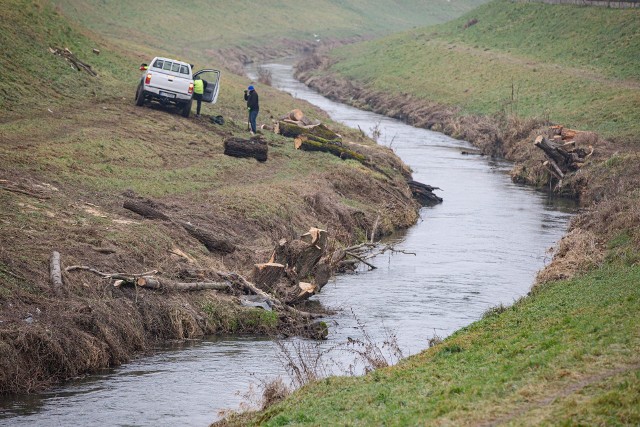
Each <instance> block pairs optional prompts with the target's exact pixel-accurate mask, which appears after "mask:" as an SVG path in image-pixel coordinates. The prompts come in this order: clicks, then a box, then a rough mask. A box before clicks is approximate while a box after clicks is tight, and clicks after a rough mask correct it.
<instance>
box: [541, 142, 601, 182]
mask: <svg viewBox="0 0 640 427" xmlns="http://www.w3.org/2000/svg"><path fill="white" fill-rule="evenodd" d="M533 143H534V145H535V146H536V147H538V148H540V149H541V150H542V151H544V153H545V154H546V155H547V157H548V158H549V164H550V165H551V169H552V170H554V171H555V173H554V175H559V176H560V178H559V179H562V177H563V176H564V175H565V174H567V173H568V172H574V171H577V170H578V169H580V167H581V166H582V164H583V163H584V162H585V161H586V160H587V159H588V158H589V157H590V156H591V154H593V147H589V148H590V149H591V152H590V153H588V154H587V152H586V150H585V149H583V148H577V147H576V146H575V144H565V143H563V142H558V141H553V140H550V139H548V138H546V137H545V136H543V135H539V136H538V137H537V138H536V139H535V141H534V142H533Z"/></svg>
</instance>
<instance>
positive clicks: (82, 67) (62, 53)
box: [49, 47, 100, 77]
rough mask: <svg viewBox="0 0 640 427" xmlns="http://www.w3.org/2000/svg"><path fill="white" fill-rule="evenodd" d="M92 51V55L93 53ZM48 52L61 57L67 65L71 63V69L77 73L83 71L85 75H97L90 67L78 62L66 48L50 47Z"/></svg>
mask: <svg viewBox="0 0 640 427" xmlns="http://www.w3.org/2000/svg"><path fill="white" fill-rule="evenodd" d="M95 50H96V49H94V53H95ZM49 52H51V53H52V54H54V55H58V56H61V57H63V58H64V59H66V60H67V61H68V62H69V63H71V65H72V66H73V68H75V69H76V70H78V71H84V72H86V73H87V74H89V75H91V76H93V77H95V76H97V75H98V73H96V72H95V71H93V69H92V68H91V65H89V64H87V63H85V62H82V61H80V60H79V59H78V58H76V56H75V55H74V54H73V53H72V52H71V51H70V50H69V49H67V48H66V47H65V48H64V49H60V48H59V47H50V48H49ZM98 53H100V51H98Z"/></svg>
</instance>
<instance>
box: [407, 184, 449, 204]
mask: <svg viewBox="0 0 640 427" xmlns="http://www.w3.org/2000/svg"><path fill="white" fill-rule="evenodd" d="M407 184H408V185H409V189H410V190H411V194H412V195H413V197H414V198H415V199H416V200H417V201H418V203H420V204H421V205H422V206H433V205H437V204H438V203H442V198H441V197H438V196H436V195H435V194H434V193H433V192H434V191H435V190H440V188H438V187H432V186H431V185H427V184H423V183H421V182H417V181H409V182H407Z"/></svg>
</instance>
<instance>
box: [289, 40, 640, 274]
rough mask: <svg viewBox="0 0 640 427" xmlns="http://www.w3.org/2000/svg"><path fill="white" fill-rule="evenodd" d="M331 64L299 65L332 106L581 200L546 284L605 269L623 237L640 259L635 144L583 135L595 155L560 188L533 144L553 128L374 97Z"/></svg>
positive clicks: (321, 59) (407, 98)
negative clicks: (431, 138) (447, 142)
mask: <svg viewBox="0 0 640 427" xmlns="http://www.w3.org/2000/svg"><path fill="white" fill-rule="evenodd" d="M331 65H332V63H331V60H330V59H329V57H328V56H327V55H325V54H323V53H322V51H318V52H314V53H313V54H310V55H308V56H307V57H305V58H304V59H303V60H302V61H301V62H300V63H298V65H297V67H296V74H295V75H296V78H298V79H299V80H301V81H302V82H304V83H306V84H307V85H308V86H310V87H312V88H313V89H315V90H317V91H319V92H320V93H322V94H323V95H325V96H327V97H328V98H330V99H334V100H338V101H340V102H344V103H347V104H350V105H353V106H356V107H358V108H362V109H366V110H371V111H374V112H377V113H380V114H384V115H386V116H389V117H393V118H397V119H399V120H402V121H405V122H406V123H408V124H411V125H413V126H417V127H423V128H427V129H431V130H436V131H440V132H443V133H445V134H447V135H450V136H452V137H454V138H458V139H463V140H466V141H469V142H471V143H472V144H474V145H475V146H477V147H478V148H479V150H480V151H481V153H482V154H483V155H489V156H493V157H499V158H505V159H507V160H510V161H512V162H514V167H513V170H512V172H511V175H512V178H513V179H514V180H515V181H517V182H523V183H527V184H530V185H533V186H535V187H537V188H541V189H550V190H551V191H553V192H554V193H557V194H560V195H564V196H570V197H575V198H577V199H579V200H580V203H581V204H582V205H583V206H585V207H588V209H585V211H584V212H583V213H582V214H581V215H578V216H577V217H576V218H575V220H574V221H573V222H572V224H571V227H570V231H569V233H568V234H567V236H566V237H565V238H563V239H562V241H561V242H560V244H559V245H558V247H557V248H556V252H555V256H554V259H553V262H552V263H551V264H550V265H549V266H548V267H547V268H546V269H545V270H544V271H542V272H541V274H540V275H539V280H540V281H548V280H554V279H562V278H569V277H573V276H574V275H575V274H577V273H580V272H584V271H586V269H588V268H590V267H593V266H596V265H599V264H600V263H601V262H602V261H603V260H604V257H605V252H606V250H607V246H608V245H609V244H610V242H611V241H612V240H614V239H616V238H618V237H619V236H621V235H622V236H625V237H624V239H623V240H624V243H623V245H622V246H623V248H622V249H621V250H620V251H621V253H622V254H623V256H629V257H631V258H634V257H637V255H633V254H637V251H638V250H639V249H640V209H638V206H640V203H639V201H638V200H639V198H640V194H638V187H639V184H640V163H639V162H638V160H640V154H639V153H638V148H637V145H633V144H631V143H627V144H623V143H614V142H611V141H606V140H604V139H602V138H601V137H599V136H598V135H597V134H595V133H593V132H582V133H581V134H579V135H578V137H576V145H578V146H584V147H589V146H592V147H594V152H593V155H592V156H591V158H590V159H589V161H588V162H587V163H586V164H585V165H584V166H583V167H581V168H580V169H579V170H578V171H576V172H574V173H571V174H567V175H566V176H565V177H564V179H563V180H561V181H560V182H559V181H558V180H557V179H556V178H554V177H553V176H552V175H551V174H550V173H549V171H548V170H547V169H546V168H545V166H544V165H543V162H544V161H545V160H546V157H545V155H544V153H543V152H542V151H541V150H539V149H538V148H536V147H535V146H534V144H533V141H534V139H535V138H536V136H538V135H546V136H548V137H552V135H553V130H552V129H551V128H550V126H551V125H552V124H553V123H552V122H550V121H547V120H541V119H521V118H518V117H514V116H505V115H494V116H473V115H463V114H461V113H460V109H459V108H456V107H452V106H446V105H440V104H437V103H429V102H425V101H423V100H418V99H416V98H415V97H412V96H411V95H410V94H404V93H383V92H380V91H376V90H374V89H371V88H369V87H367V86H366V85H365V84H360V83H358V82H354V81H351V80H348V79H346V78H344V77H342V76H340V75H337V74H335V73H333V72H332V71H331ZM551 120H553V118H551ZM634 259H635V258H634ZM631 261H633V260H631Z"/></svg>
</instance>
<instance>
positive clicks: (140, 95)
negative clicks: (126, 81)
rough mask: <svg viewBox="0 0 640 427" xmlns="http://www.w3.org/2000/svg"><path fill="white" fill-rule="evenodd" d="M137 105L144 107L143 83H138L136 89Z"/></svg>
mask: <svg viewBox="0 0 640 427" xmlns="http://www.w3.org/2000/svg"><path fill="white" fill-rule="evenodd" d="M136 105H137V106H138V107H142V106H143V105H144V91H143V90H142V83H140V84H139V85H138V89H136Z"/></svg>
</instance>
